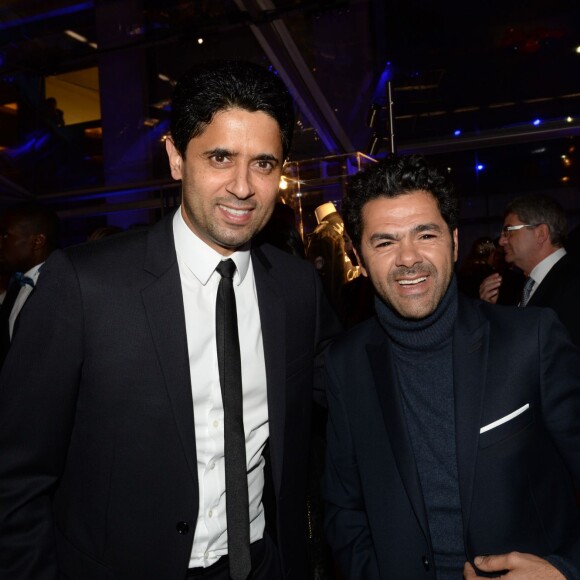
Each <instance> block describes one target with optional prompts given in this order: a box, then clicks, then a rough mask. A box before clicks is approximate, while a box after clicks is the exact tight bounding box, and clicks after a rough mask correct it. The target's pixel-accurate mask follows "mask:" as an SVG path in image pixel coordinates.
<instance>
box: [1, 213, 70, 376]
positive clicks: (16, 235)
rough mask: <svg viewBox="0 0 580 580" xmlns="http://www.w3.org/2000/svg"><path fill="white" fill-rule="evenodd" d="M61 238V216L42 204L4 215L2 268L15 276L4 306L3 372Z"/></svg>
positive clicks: (2, 311)
mask: <svg viewBox="0 0 580 580" xmlns="http://www.w3.org/2000/svg"><path fill="white" fill-rule="evenodd" d="M58 235H59V221H58V217H57V215H56V214H55V213H54V211H52V209H50V208H48V207H46V206H43V205H40V204H39V203H36V202H23V203H18V204H16V205H13V206H10V207H8V208H6V209H5V210H4V211H3V212H2V214H0V268H1V270H2V271H3V272H10V273H11V274H13V276H12V277H11V279H10V281H9V284H8V286H7V288H6V296H5V299H4V301H3V302H2V306H1V307H0V369H1V368H2V365H3V363H4V359H5V358H6V353H7V352H8V349H9V348H10V342H11V340H12V336H13V334H14V330H15V328H16V321H17V319H18V316H19V315H20V312H21V311H22V308H23V307H24V305H25V304H26V301H27V300H28V297H29V296H30V294H31V293H32V291H33V290H34V287H35V285H36V283H37V281H38V277H39V275H40V271H41V269H42V265H43V264H44V262H45V261H46V259H47V258H48V256H49V255H50V254H51V252H53V251H54V250H55V249H56V248H57V247H58Z"/></svg>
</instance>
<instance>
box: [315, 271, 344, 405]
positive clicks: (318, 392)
mask: <svg viewBox="0 0 580 580" xmlns="http://www.w3.org/2000/svg"><path fill="white" fill-rule="evenodd" d="M313 275H314V284H315V287H316V301H317V317H316V344H315V359H314V401H315V402H316V403H317V404H318V405H320V406H321V407H323V408H326V384H325V383H326V375H325V371H324V367H325V353H326V349H327V347H328V346H329V345H330V343H331V342H332V340H333V339H334V337H335V336H337V335H338V334H339V333H340V332H341V330H342V325H341V324H340V321H339V320H338V316H337V315H336V312H335V311H334V309H333V308H332V306H331V305H330V302H329V301H328V299H327V297H326V295H325V294H324V291H323V290H322V283H321V282H320V279H319V278H320V277H319V276H318V274H317V273H316V272H315V271H314V269H313Z"/></svg>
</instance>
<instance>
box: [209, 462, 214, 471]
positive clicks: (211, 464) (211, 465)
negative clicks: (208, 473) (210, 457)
mask: <svg viewBox="0 0 580 580" xmlns="http://www.w3.org/2000/svg"><path fill="white" fill-rule="evenodd" d="M214 467H215V462H214V461H212V462H211V463H210V464H209V468H210V470H211V469H213V468H214Z"/></svg>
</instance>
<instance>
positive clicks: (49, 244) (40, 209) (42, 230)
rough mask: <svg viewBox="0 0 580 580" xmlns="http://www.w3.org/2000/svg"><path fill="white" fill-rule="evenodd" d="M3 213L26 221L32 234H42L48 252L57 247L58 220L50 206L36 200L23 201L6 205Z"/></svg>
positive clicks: (23, 221)
mask: <svg viewBox="0 0 580 580" xmlns="http://www.w3.org/2000/svg"><path fill="white" fill-rule="evenodd" d="M4 213H5V215H6V216H11V217H13V218H14V219H17V220H18V221H19V222H22V223H26V224H27V225H28V227H29V228H30V229H31V231H32V232H33V233H34V234H44V237H45V238H46V248H47V250H48V251H49V252H52V251H53V250H55V249H56V248H57V247H58V245H59V235H60V220H59V219H58V216H57V215H56V212H55V211H54V210H53V209H52V208H50V207H48V206H46V205H42V204H41V203H38V202H36V201H25V202H22V203H18V204H16V205H12V206H10V207H7V208H6V209H5V210H4Z"/></svg>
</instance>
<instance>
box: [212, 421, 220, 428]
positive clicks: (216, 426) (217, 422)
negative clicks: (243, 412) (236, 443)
mask: <svg viewBox="0 0 580 580" xmlns="http://www.w3.org/2000/svg"><path fill="white" fill-rule="evenodd" d="M219 424H220V422H219V421H214V422H213V426H214V427H215V428H216V429H217V428H218V427H219Z"/></svg>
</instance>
